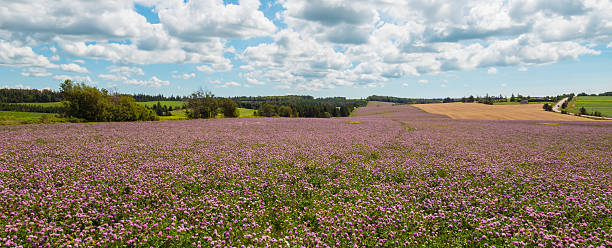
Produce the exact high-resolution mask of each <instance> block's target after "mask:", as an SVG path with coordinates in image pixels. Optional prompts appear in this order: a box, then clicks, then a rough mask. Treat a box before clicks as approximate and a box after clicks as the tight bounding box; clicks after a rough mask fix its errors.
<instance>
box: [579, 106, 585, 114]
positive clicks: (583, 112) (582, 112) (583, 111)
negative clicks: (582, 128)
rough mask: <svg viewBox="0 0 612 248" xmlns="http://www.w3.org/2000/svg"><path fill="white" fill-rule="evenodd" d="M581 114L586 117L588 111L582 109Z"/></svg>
mask: <svg viewBox="0 0 612 248" xmlns="http://www.w3.org/2000/svg"><path fill="white" fill-rule="evenodd" d="M580 114H581V115H586V114H587V111H586V109H585V108H584V107H582V108H580Z"/></svg>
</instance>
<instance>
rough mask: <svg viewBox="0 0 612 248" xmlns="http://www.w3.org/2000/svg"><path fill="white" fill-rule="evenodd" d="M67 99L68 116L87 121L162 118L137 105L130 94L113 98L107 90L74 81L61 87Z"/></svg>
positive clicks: (65, 103)
mask: <svg viewBox="0 0 612 248" xmlns="http://www.w3.org/2000/svg"><path fill="white" fill-rule="evenodd" d="M60 87H61V88H62V91H61V93H62V95H63V97H64V99H63V101H62V103H63V104H64V107H65V112H64V115H65V116H66V117H75V118H78V119H85V120H87V121H152V120H159V117H158V116H157V115H155V113H153V111H152V110H149V109H147V108H146V107H144V106H141V105H138V104H136V102H135V101H134V98H133V97H132V96H129V95H123V96H120V95H114V96H112V97H111V96H109V95H108V91H107V90H106V89H102V90H98V88H95V87H92V86H87V85H85V84H84V83H80V84H79V83H73V82H72V81H70V80H66V81H64V83H62V84H61V85H60Z"/></svg>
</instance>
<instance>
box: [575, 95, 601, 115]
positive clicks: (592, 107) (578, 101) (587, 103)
mask: <svg viewBox="0 0 612 248" xmlns="http://www.w3.org/2000/svg"><path fill="white" fill-rule="evenodd" d="M582 107H584V108H585V109H586V111H587V113H588V114H591V113H593V112H595V111H599V112H600V113H601V114H602V115H603V116H607V117H612V96H577V97H574V98H573V99H572V100H571V101H570V102H569V104H568V111H569V112H572V113H580V108H582Z"/></svg>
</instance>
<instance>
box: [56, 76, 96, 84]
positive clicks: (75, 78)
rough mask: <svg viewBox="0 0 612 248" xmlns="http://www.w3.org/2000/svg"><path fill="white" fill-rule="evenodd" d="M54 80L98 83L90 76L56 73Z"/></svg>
mask: <svg viewBox="0 0 612 248" xmlns="http://www.w3.org/2000/svg"><path fill="white" fill-rule="evenodd" d="M53 79H54V80H57V81H65V80H67V79H68V80H72V81H75V82H83V83H89V84H97V83H96V82H95V81H93V80H91V77H89V76H75V75H55V76H53Z"/></svg>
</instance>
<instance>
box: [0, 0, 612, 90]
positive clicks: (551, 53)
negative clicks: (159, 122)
mask: <svg viewBox="0 0 612 248" xmlns="http://www.w3.org/2000/svg"><path fill="white" fill-rule="evenodd" d="M237 2H238V3H236V4H231V3H230V4H227V3H225V1H221V0H203V1H183V0H163V1H162V0H109V1H105V4H103V5H100V4H99V3H98V2H96V1H82V0H80V1H79V0H77V1H68V0H58V1H45V0H32V1H27V2H23V1H4V2H2V7H0V65H7V66H18V67H26V68H28V69H26V70H22V71H21V73H22V75H24V76H26V75H27V76H36V75H46V74H48V73H49V72H46V71H45V72H43V71H42V70H41V69H31V68H46V69H59V70H64V71H69V72H76V73H89V71H88V70H87V68H85V67H84V66H83V64H84V59H93V60H102V61H109V62H112V63H113V64H114V66H113V67H112V68H107V70H108V73H103V74H100V75H98V78H100V79H103V80H106V81H113V82H121V81H123V82H128V81H129V82H131V83H132V84H135V85H149V86H153V87H161V86H164V85H168V84H169V82H168V81H164V80H160V79H159V78H157V77H155V79H153V77H151V78H150V79H149V80H142V79H134V77H135V76H143V75H144V74H145V72H144V71H143V70H142V69H141V68H139V67H137V66H138V65H148V64H194V65H195V66H196V69H197V70H198V71H200V72H204V73H210V74H214V73H219V72H227V71H232V70H235V71H236V72H237V73H239V74H240V75H241V77H242V78H243V79H244V82H243V85H242V86H245V85H263V84H272V85H273V86H271V87H279V88H282V89H288V90H291V91H295V92H297V91H301V90H303V91H309V90H321V89H329V88H334V87H338V86H354V87H379V86H381V85H383V84H384V83H387V82H394V81H399V80H405V78H406V77H407V76H420V75H423V74H439V73H445V72H447V71H458V70H473V69H477V68H484V69H486V70H487V72H488V73H490V74H494V73H496V72H497V70H498V69H499V68H501V67H504V66H523V67H521V68H526V67H524V66H532V65H539V64H550V63H556V62H558V61H562V60H575V59H578V58H580V57H581V56H588V55H599V54H601V51H599V50H598V48H600V47H604V46H605V47H607V48H610V47H612V2H611V1H598V0H593V1H590V0H589V1H586V0H583V1H581V0H452V1H451V0H433V1H420V0H406V1H389V0H376V1H370V0H351V1H348V0H329V1H323V0H281V1H278V4H280V5H281V7H282V8H280V9H281V10H279V11H278V12H277V13H275V20H274V21H275V22H278V23H280V25H278V26H277V25H275V24H274V22H272V20H270V19H268V18H266V17H265V15H264V13H263V12H262V11H261V10H260V8H261V7H265V6H260V5H261V3H260V1H258V0H241V1H237ZM135 3H138V4H141V5H144V6H148V7H151V8H153V9H154V13H156V14H157V15H158V17H159V23H149V22H147V20H146V18H145V17H144V16H142V15H140V14H139V13H137V12H136V10H135V9H134V4H135ZM254 37H267V39H265V40H266V41H265V42H260V41H256V39H251V38H254ZM247 39H251V40H249V41H246V40H247ZM268 39H269V40H271V41H269V40H268ZM236 41H237V42H238V43H240V42H241V41H242V42H243V44H244V46H243V45H242V44H241V45H238V46H236V48H234V46H235V43H234V42H236ZM40 45H47V47H49V49H50V50H51V52H52V53H53V54H52V55H49V56H51V57H50V58H48V57H46V56H43V55H41V54H39V53H37V52H36V51H38V50H37V49H36V51H35V49H33V47H40ZM245 46H246V48H245ZM56 53H57V54H61V55H62V58H64V59H67V60H69V61H72V62H73V63H68V64H53V63H52V62H51V61H56V60H57V59H59V56H58V55H56ZM230 59H231V60H230ZM233 61H238V63H239V65H240V66H239V67H236V68H235V67H234V65H233V64H232V63H233ZM36 70H38V71H36ZM519 70H522V69H519ZM173 74H174V75H173V78H182V79H188V78H193V76H192V75H195V74H193V73H186V74H182V75H180V74H178V73H173ZM166 82H167V84H166ZM231 82H233V81H231ZM225 83H228V82H225ZM225 83H224V84H221V85H225ZM233 83H236V84H240V83H237V82H233ZM229 86H237V85H233V84H228V85H227V86H226V87H229Z"/></svg>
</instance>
